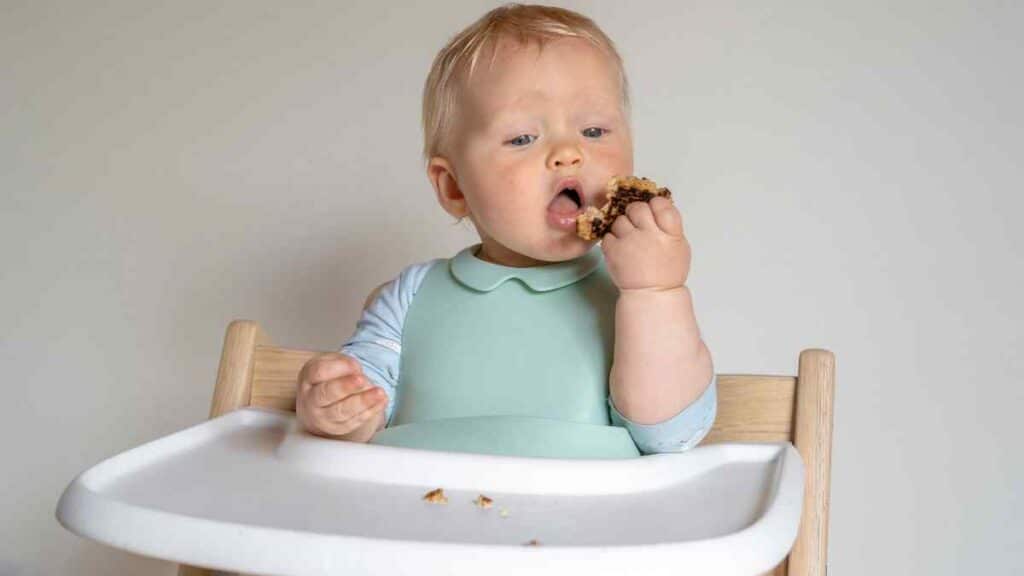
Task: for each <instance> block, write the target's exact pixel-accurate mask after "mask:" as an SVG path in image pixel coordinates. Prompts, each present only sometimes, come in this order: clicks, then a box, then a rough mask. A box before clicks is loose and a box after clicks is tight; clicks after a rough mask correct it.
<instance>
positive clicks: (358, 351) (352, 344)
mask: <svg viewBox="0 0 1024 576" xmlns="http://www.w3.org/2000/svg"><path fill="white" fill-rule="evenodd" d="M439 262H441V260H430V261H426V262H421V263H417V264H413V265H411V266H408V267H406V268H405V269H404V270H402V272H401V273H400V274H399V275H398V277H397V278H395V279H394V280H392V281H390V282H387V283H385V284H382V285H381V286H378V287H377V288H376V289H375V290H373V292H371V293H370V295H369V297H368V298H367V299H366V302H365V304H364V305H363V314H362V317H360V319H359V322H358V323H357V325H356V330H355V333H353V334H352V337H351V338H349V339H348V341H347V342H346V343H345V345H344V346H342V348H341V351H340V353H338V354H329V355H325V356H323V357H321V358H320V359H321V360H322V361H323V362H324V364H325V365H324V366H323V367H321V368H319V370H323V371H325V373H326V376H328V377H333V378H342V379H344V378H348V379H349V381H348V384H347V388H346V387H345V385H342V384H335V385H334V389H333V392H332V393H331V394H329V395H324V396H322V397H321V398H320V399H319V402H320V404H319V405H317V404H313V405H312V406H311V407H310V408H309V410H308V411H309V412H310V413H314V412H315V410H316V409H317V408H318V407H322V406H323V404H324V403H327V402H334V403H335V404H334V406H338V405H339V404H340V402H339V401H338V399H339V398H343V397H344V393H345V392H346V391H348V392H350V393H353V394H361V395H368V396H366V398H365V401H364V402H362V403H361V404H359V403H357V404H355V405H354V406H353V407H352V408H351V409H346V410H345V412H344V413H343V414H335V415H334V416H335V419H339V418H352V414H353V413H355V410H356V409H360V408H361V409H362V410H364V411H369V413H368V414H363V416H365V420H353V421H352V422H353V423H358V424H359V426H358V428H355V429H351V430H347V431H345V432H344V434H342V435H339V436H337V437H340V438H344V439H346V440H355V441H360V442H366V441H368V440H370V439H371V438H373V435H374V434H376V433H377V431H378V430H380V429H381V428H384V426H386V425H387V422H388V420H389V418H390V417H391V414H392V412H393V411H394V405H395V395H396V390H397V387H398V372H399V364H400V356H401V353H402V328H403V326H404V324H405V315H406V313H407V312H408V310H409V306H410V304H411V303H412V300H413V297H414V296H415V295H416V292H417V290H419V286H420V284H421V283H422V282H423V279H424V277H425V276H426V274H427V272H428V271H429V270H430V269H431V268H432V267H433V266H434V265H435V264H437V263H439ZM315 360H317V359H314V360H311V361H310V362H313V361H315ZM307 366H309V364H307ZM305 372H306V370H304V373H305ZM309 373H310V374H318V373H317V372H315V371H313V369H312V368H310V370H309ZM339 374H344V376H338V375H339ZM313 380H315V378H313ZM309 388H310V390H313V389H315V386H314V385H313V382H310V386H309ZM343 388H344V389H343ZM374 389H375V390H374ZM368 390H370V391H369V392H367V391H368ZM324 392H326V390H325V391H324ZM378 393H380V394H381V397H383V398H384V402H383V408H382V409H380V407H378V406H377V405H376V404H374V403H373V402H375V401H376V398H374V396H373V394H378ZM299 394H300V395H302V396H303V397H304V398H305V396H306V395H307V394H308V393H306V394H304V392H303V386H302V383H301V382H300V385H299ZM310 398H312V399H313V401H314V402H315V401H316V397H315V396H310ZM300 406H303V405H302V404H300V403H299V402H297V403H296V411H298V410H299V407H300ZM307 406H308V405H307ZM335 410H341V408H335ZM301 416H302V415H301V414H300V418H301ZM307 422H310V424H312V425H309V424H307V428H310V429H311V430H312V431H314V432H315V433H316V429H315V424H316V423H315V422H312V420H311V419H306V420H304V421H303V423H304V424H306V423H307ZM335 430H337V428H336V429H335ZM323 435H325V436H332V435H334V434H331V433H327V432H323Z"/></svg>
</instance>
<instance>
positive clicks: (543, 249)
mask: <svg viewBox="0 0 1024 576" xmlns="http://www.w3.org/2000/svg"><path fill="white" fill-rule="evenodd" d="M596 243H597V242H596V241H586V240H583V239H581V238H580V237H579V236H576V235H575V234H571V235H568V234H567V235H564V236H560V237H558V238H554V239H550V240H547V241H546V242H544V243H543V244H542V245H540V246H536V247H534V248H533V249H531V250H529V251H528V253H525V254H524V256H528V257H530V258H532V259H534V260H537V261H540V262H542V263H544V264H557V263H558V262H566V261H568V260H575V259H576V258H579V257H581V256H583V255H585V254H586V253H587V252H590V249H591V248H593V247H594V245H595V244H596ZM541 265H543V264H541Z"/></svg>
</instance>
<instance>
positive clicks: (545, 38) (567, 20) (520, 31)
mask: <svg viewBox="0 0 1024 576" xmlns="http://www.w3.org/2000/svg"><path fill="white" fill-rule="evenodd" d="M502 38H511V39H514V40H517V41H518V42H519V44H520V45H528V44H529V43H531V42H532V43H536V44H537V45H538V46H539V47H540V48H541V49H543V47H544V45H545V44H547V43H548V42H550V41H552V40H557V39H559V38H582V39H584V40H588V41H590V42H591V43H592V44H594V45H595V46H597V47H598V48H600V49H602V50H604V51H605V52H606V53H607V54H608V56H609V58H611V60H612V63H613V64H614V65H615V67H616V68H617V69H618V71H619V79H620V86H621V89H622V92H621V96H622V106H623V111H624V112H625V114H626V117H627V119H628V118H629V110H630V105H629V84H628V82H627V80H626V71H625V67H624V66H623V63H622V57H621V56H619V52H618V50H616V48H615V44H614V43H613V42H612V40H611V38H609V37H608V36H607V35H605V33H604V32H603V31H602V30H601V29H600V28H599V27H598V26H597V24H595V23H594V21H593V20H591V19H590V18H587V17H586V16H583V15H582V14H579V13H576V12H573V11H571V10H566V9H564V8H556V7H553V6H538V5H523V4H505V5H504V6H500V7H498V8H495V9H494V10H491V11H490V12H488V13H487V14H484V15H483V16H482V17H480V19H479V20H477V21H476V22H474V23H473V24H471V25H470V26H469V27H467V28H466V29H464V30H462V31H461V32H459V33H458V34H456V35H455V36H454V37H452V39H451V40H449V41H448V44H447V45H445V47H444V48H442V49H441V51H440V52H438V53H437V56H436V57H435V58H434V63H433V65H432V66H431V67H430V74H429V75H428V76H427V81H426V84H425V85H424V87H423V159H424V161H426V162H429V161H430V159H431V158H432V157H434V156H438V155H442V154H445V153H448V152H450V151H449V149H448V147H449V145H450V142H449V138H450V137H451V134H452V128H453V125H454V124H455V122H456V116H455V113H456V111H457V110H458V109H459V97H460V89H461V88H462V85H461V82H462V81H464V80H465V79H468V78H470V77H472V75H473V70H474V69H475V68H476V64H477V59H478V58H479V56H480V54H481V53H482V52H483V51H484V50H485V49H486V48H487V47H488V46H490V47H496V46H497V43H498V40H500V39H502ZM496 55H497V51H496V50H494V51H492V54H491V62H490V65H493V64H494V57H495V56H496Z"/></svg>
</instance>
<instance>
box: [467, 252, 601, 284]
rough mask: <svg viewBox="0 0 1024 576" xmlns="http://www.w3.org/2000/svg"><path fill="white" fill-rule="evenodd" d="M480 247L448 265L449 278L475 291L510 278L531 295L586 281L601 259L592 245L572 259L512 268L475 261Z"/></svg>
mask: <svg viewBox="0 0 1024 576" xmlns="http://www.w3.org/2000/svg"><path fill="white" fill-rule="evenodd" d="M480 246H481V245H480V244H475V245H473V246H470V247H468V248H466V249H464V250H462V251H461V252H459V253H458V254H457V255H456V256H455V257H454V258H452V260H451V264H450V269H451V272H452V276H454V277H455V279H456V280H458V281H459V282H460V283H461V284H463V285H465V286H467V287H469V288H472V289H473V290H476V291H478V292H490V291H491V290H494V289H495V288H497V287H498V286H501V285H502V284H504V283H505V282H506V281H507V280H512V279H516V280H519V281H520V282H522V283H523V284H525V285H526V286H528V287H529V288H530V289H531V290H533V291H534V292H548V291H550V290H557V289H558V288H563V287H565V286H568V285H570V284H575V283H576V282H579V281H580V280H582V279H584V278H586V277H587V276H589V275H590V273H591V272H593V271H594V270H597V268H598V266H600V265H601V262H602V260H603V259H604V257H603V254H602V253H601V248H600V246H597V245H595V246H594V247H593V248H591V249H590V251H589V252H587V253H586V254H584V255H583V256H580V257H579V258H575V259H573V260H567V261H565V262H556V263H553V264H547V265H545V266H531V267H527V268H516V267H513V266H502V265H500V264H494V263H491V262H487V261H485V260H481V259H479V258H477V257H476V256H475V253H476V251H477V250H478V249H479V248H480Z"/></svg>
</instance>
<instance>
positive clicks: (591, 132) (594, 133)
mask: <svg viewBox="0 0 1024 576" xmlns="http://www.w3.org/2000/svg"><path fill="white" fill-rule="evenodd" d="M607 133H608V131H607V130H605V129H604V128H596V127H594V128H587V129H586V130H584V131H583V135H584V136H586V137H587V138H600V137H601V136H604V135H605V134H607Z"/></svg>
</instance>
